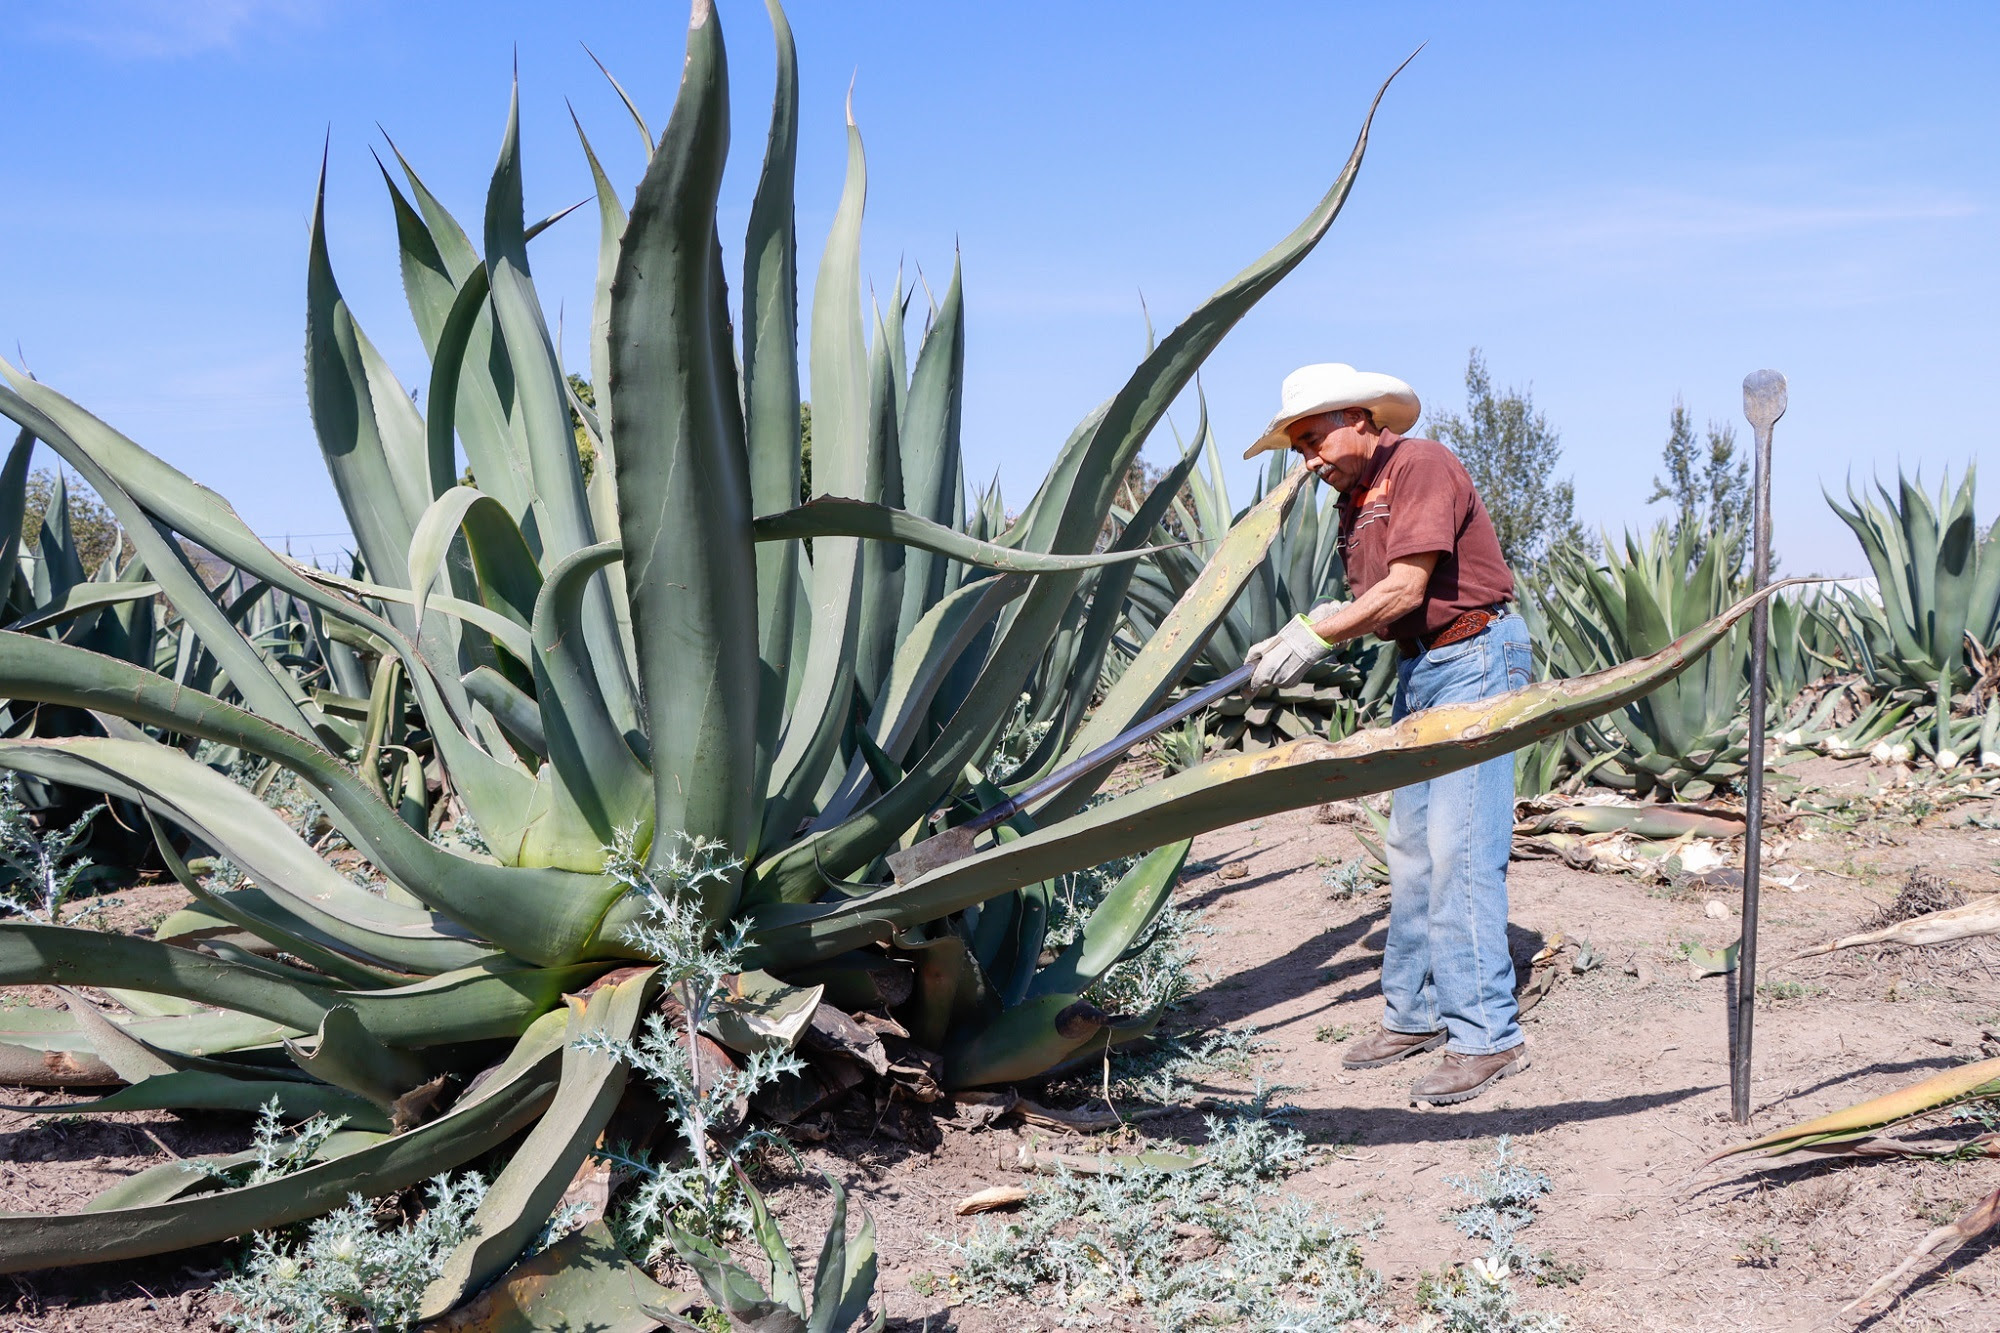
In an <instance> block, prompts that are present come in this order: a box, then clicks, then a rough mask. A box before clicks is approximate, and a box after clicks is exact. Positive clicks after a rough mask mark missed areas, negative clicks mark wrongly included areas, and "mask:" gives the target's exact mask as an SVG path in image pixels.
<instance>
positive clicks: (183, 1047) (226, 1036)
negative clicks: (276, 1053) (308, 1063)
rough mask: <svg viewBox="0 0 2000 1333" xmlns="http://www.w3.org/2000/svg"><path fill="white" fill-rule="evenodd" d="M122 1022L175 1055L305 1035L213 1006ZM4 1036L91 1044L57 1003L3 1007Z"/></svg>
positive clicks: (32, 1046)
mask: <svg viewBox="0 0 2000 1333" xmlns="http://www.w3.org/2000/svg"><path fill="white" fill-rule="evenodd" d="M119 1026H120V1028H121V1029H123V1030H124V1031H125V1032H126V1033H127V1034H128V1035H130V1036H133V1037H136V1038H138V1039H139V1040H141V1041H143V1042H145V1043H146V1045H147V1046H148V1047H149V1048H151V1049H153V1050H156V1051H162V1052H165V1053H167V1054H169V1055H174V1056H209V1055H221V1054H225V1053H227V1052H230V1051H241V1050H247V1049H248V1048H250V1047H253V1046H269V1045H270V1044H272V1043H273V1042H277V1041H282V1040H283V1039H284V1038H286V1037H296V1036H300V1035H302V1034H301V1032H300V1031H299V1029H297V1028H294V1027H287V1026H286V1025H284V1024H282V1023H273V1022H271V1021H269V1020H268V1019H263V1018H257V1017H255V1016H253V1015H250V1014H239V1013H229V1012H218V1011H216V1010H213V1009H204V1010H201V1011H200V1012H198V1013H193V1014H174V1015H168V1016H165V1017H162V1018H136V1019H133V1020H131V1021H129V1022H126V1023H121V1024H120V1025H119ZM0 1041H5V1042H6V1043H8V1044H9V1045H11V1046H15V1047H18V1048H20V1049H22V1050H32V1051H45V1052H60V1051H89V1050H91V1049H92V1047H91V1041H90V1039H89V1038H88V1037H87V1036H85V1035H84V1033H83V1031H82V1029H81V1028H79V1027H78V1026H77V1023H76V1020H75V1018H74V1017H72V1016H71V1015H69V1014H67V1013H65V1012H62V1011H61V1010H55V1009H28V1008H13V1009H7V1010H4V1011H0Z"/></svg>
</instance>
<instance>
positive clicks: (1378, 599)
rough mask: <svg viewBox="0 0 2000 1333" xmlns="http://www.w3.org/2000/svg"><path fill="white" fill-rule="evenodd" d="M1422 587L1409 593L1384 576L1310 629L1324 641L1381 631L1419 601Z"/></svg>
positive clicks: (1357, 636) (1358, 636)
mask: <svg viewBox="0 0 2000 1333" xmlns="http://www.w3.org/2000/svg"><path fill="white" fill-rule="evenodd" d="M1423 600H1424V593H1423V589H1422V588H1418V589H1417V590H1416V595H1415V596H1414V597H1412V596H1411V595H1410V592H1409V590H1408V589H1405V588H1401V587H1396V586H1392V585H1391V584H1390V583H1389V581H1388V580H1386V579H1385V580H1384V581H1382V582H1381V583H1378V584H1376V585H1375V586H1374V587H1372V588H1370V589H1369V590H1368V591H1367V592H1364V593H1362V594H1361V595H1360V596H1359V597H1357V598H1355V599H1354V600H1353V601H1351V602H1349V603H1348V604H1347V605H1345V606H1343V607H1341V608H1340V609H1339V610H1338V611H1335V612H1334V613H1333V614H1332V615H1330V616H1328V617H1326V618H1325V619H1324V620H1320V621H1317V622H1315V623H1314V625H1313V633H1315V634H1317V635H1319V636H1320V638H1322V639H1324V640H1326V641H1327V642H1328V643H1344V642H1346V641H1347V640H1349V639H1358V638H1360V637H1361V636H1362V635H1364V634H1378V635H1379V634H1382V632H1383V631H1384V630H1386V629H1388V628H1389V626H1391V625H1393V624H1394V623H1395V622H1396V621H1398V620H1400V619H1402V618H1403V617H1404V616H1406V615H1408V614H1409V613H1410V612H1412V611H1414V610H1416V609H1417V607H1419V606H1421V605H1422V604H1423Z"/></svg>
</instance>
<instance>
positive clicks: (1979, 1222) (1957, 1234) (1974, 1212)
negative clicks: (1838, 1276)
mask: <svg viewBox="0 0 2000 1333" xmlns="http://www.w3.org/2000/svg"><path fill="white" fill-rule="evenodd" d="M1996 1227H2000V1189H1996V1190H1994V1191H1993V1192H1992V1193H1991V1194H1989V1195H1987V1196H1986V1197H1985V1198H1983V1199H1981V1200H1980V1201H1979V1202H1978V1203H1975V1204H1973V1205H1972V1207H1971V1208H1969V1209H1967V1210H1966V1211H1965V1212H1964V1213H1963V1214H1962V1215H1961V1216H1960V1217H1959V1218H1958V1219H1957V1220H1956V1221H1953V1222H1950V1223H1947V1224H1946V1225H1944V1226H1941V1227H1939V1228H1938V1229H1937V1230H1935V1231H1933V1232H1931V1233H1930V1234H1929V1235H1928V1236H1925V1237H1924V1238H1923V1239H1922V1240H1920V1241H1918V1242H1917V1247H1916V1248H1915V1249H1914V1250H1911V1251H1910V1253H1909V1255H1908V1256H1907V1257H1906V1258H1904V1260H1903V1262H1902V1263H1900V1264H1897V1265H1896V1266H1895V1268H1893V1269H1892V1270H1890V1271H1889V1272H1887V1273H1884V1274H1883V1275H1882V1276H1881V1277H1879V1278H1877V1279H1876V1280H1875V1282H1874V1283H1873V1285H1871V1286H1870V1287H1869V1288H1868V1290H1866V1291H1864V1292H1862V1293H1861V1296H1860V1297H1859V1299H1857V1300H1855V1301H1854V1302H1853V1303H1852V1304H1851V1305H1849V1306H1847V1307H1846V1308H1845V1309H1843V1310H1842V1311H1841V1313H1842V1314H1843V1315H1848V1316H1850V1317H1855V1316H1864V1317H1865V1316H1867V1315H1872V1314H1875V1313H1877V1312H1879V1311H1881V1310H1884V1309H1887V1308H1888V1305H1889V1302H1888V1301H1887V1300H1885V1299H1883V1298H1884V1297H1885V1296H1887V1295H1888V1293H1889V1290H1890V1288H1892V1287H1894V1286H1895V1285H1896V1283H1898V1282H1900V1281H1902V1279H1903V1277H1904V1276H1905V1275H1906V1274H1908V1273H1909V1271H1910V1270H1911V1269H1913V1268H1915V1267H1916V1266H1917V1265H1918V1264H1920V1263H1922V1262H1923V1261H1924V1260H1925V1259H1927V1258H1929V1257H1930V1256H1932V1255H1933V1254H1938V1255H1943V1254H1949V1253H1951V1252H1952V1251H1953V1250H1955V1249H1957V1248H1958V1247H1959V1246H1961V1245H1963V1244H1965V1242H1967V1241H1969V1240H1972V1239H1974V1238H1975V1237H1978V1236H1983V1235H1985V1234H1986V1233H1987V1232H1989V1231H1992V1230H1994V1229H1995V1228H1996Z"/></svg>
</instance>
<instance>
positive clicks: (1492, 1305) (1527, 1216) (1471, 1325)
mask: <svg viewBox="0 0 2000 1333" xmlns="http://www.w3.org/2000/svg"><path fill="white" fill-rule="evenodd" d="M1445 1183H1446V1184H1448V1185H1451V1186H1452V1187H1454V1188H1455V1189H1457V1190H1458V1191H1459V1192H1460V1193H1462V1194H1464V1195H1466V1196H1467V1197H1468V1198H1469V1199H1470V1200H1471V1202H1470V1203H1469V1204H1468V1205H1467V1206H1466V1207H1464V1208H1459V1209H1456V1210H1454V1211H1453V1212H1452V1213H1451V1214H1450V1215H1449V1216H1450V1220H1451V1222H1452V1224H1453V1225H1455V1226H1456V1227H1457V1228H1458V1229H1459V1230H1460V1231H1461V1232H1463V1233H1464V1234H1465V1235H1467V1236H1469V1237H1471V1238H1473V1239H1474V1240H1484V1241H1485V1242H1487V1249H1486V1253H1485V1254H1484V1255H1482V1256H1481V1257H1479V1258H1477V1259H1474V1260H1473V1261H1472V1262H1471V1263H1470V1264H1468V1265H1465V1266H1464V1267H1461V1268H1458V1269H1455V1270H1452V1271H1449V1272H1447V1273H1445V1274H1444V1275H1442V1276H1441V1277H1438V1278H1431V1279H1427V1280H1426V1281H1425V1283H1424V1285H1423V1287H1422V1289H1421V1290H1420V1291H1419V1292H1418V1304H1419V1305H1420V1306H1422V1307H1423V1308H1424V1309H1425V1310H1426V1311H1427V1312H1428V1313H1429V1314H1430V1315H1432V1316H1433V1317H1434V1318H1433V1320H1432V1322H1431V1324H1430V1325H1429V1327H1430V1328H1431V1329H1433V1330H1436V1333H1560V1330H1561V1329H1562V1328H1563V1327H1564V1322H1563V1320H1562V1319H1561V1318H1560V1317H1559V1316H1556V1315H1552V1314H1544V1313H1534V1312H1529V1311H1524V1310H1521V1309H1519V1308H1518V1307H1517V1301H1518V1293H1517V1292H1516V1291H1515V1289H1514V1285H1513V1279H1514V1278H1515V1277H1516V1276H1525V1277H1530V1278H1536V1279H1539V1276H1540V1274H1541V1273H1542V1270H1543V1264H1544V1259H1543V1257H1542V1256H1539V1255H1534V1254H1531V1253H1529V1252H1528V1251H1527V1250H1526V1249H1525V1248H1523V1247H1522V1246H1521V1244H1520V1243H1519V1242H1518V1241H1517V1240H1516V1239H1515V1237H1516V1235H1517V1233H1519V1231H1520V1230H1521V1228H1523V1227H1525V1226H1527V1225H1529V1224H1530V1223H1531V1222H1533V1221H1534V1216H1535V1214H1534V1208H1535V1203H1536V1201H1537V1200H1538V1199H1541V1198H1542V1197H1543V1196H1545V1195H1547V1194H1548V1193H1549V1192H1550V1190H1551V1189H1553V1188H1554V1186H1553V1185H1552V1184H1551V1182H1550V1180H1549V1178H1548V1177H1547V1176H1546V1175H1544V1174H1543V1173H1542V1172H1540V1171H1535V1170H1532V1169H1530V1168H1528V1167H1525V1166H1523V1165H1521V1163H1520V1162H1519V1161H1517V1160H1516V1159H1515V1157H1514V1152H1513V1143H1512V1140H1511V1139H1509V1138H1508V1136H1507V1135H1505V1134H1503V1135H1501V1136H1500V1139H1499V1141H1498V1142H1497V1143H1496V1144H1495V1145H1494V1160H1493V1164H1492V1165H1491V1166H1489V1167H1487V1168H1486V1169H1485V1170H1483V1171H1481V1172H1480V1173H1479V1174H1478V1175H1477V1176H1473V1177H1469V1178H1468V1177H1463V1176H1448V1177H1446V1178H1445Z"/></svg>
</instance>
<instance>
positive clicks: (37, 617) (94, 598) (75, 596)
mask: <svg viewBox="0 0 2000 1333" xmlns="http://www.w3.org/2000/svg"><path fill="white" fill-rule="evenodd" d="M0 484H4V478H0ZM159 595H160V585H159V584H157V583H97V582H90V583H79V584H77V585H76V586H75V587H73V588H69V589H66V590H65V591H64V592H63V594H62V595H61V596H60V597H57V598H56V599H55V600H54V601H53V602H50V603H49V604H47V605H44V606H37V607H34V608H33V609H31V610H29V611H25V612H23V613H22V615H21V618H20V619H19V620H17V621H15V622H14V623H13V624H12V625H9V626H8V628H9V629H11V630H14V631H16V632H17V633H21V634H30V633H33V632H34V631H35V630H38V629H47V628H48V627H49V626H51V625H60V624H62V623H63V622H64V621H66V620H74V619H75V618H76V617H78V616H81V615H87V614H89V613H90V612H92V611H98V610H101V609H103V608H104V607H107V606H120V605H123V604H124V603H126V602H142V601H145V600H147V599H148V598H153V597H158V596H159Z"/></svg>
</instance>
